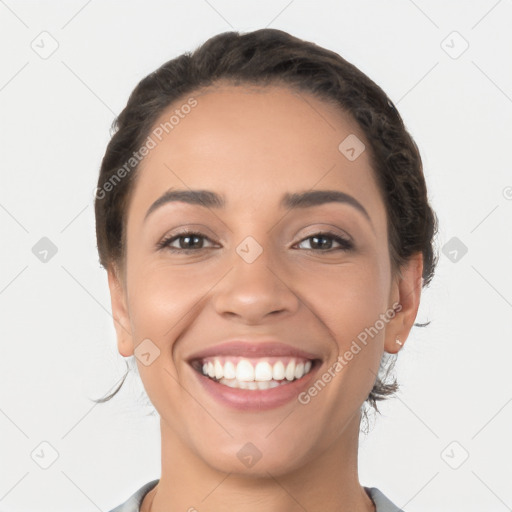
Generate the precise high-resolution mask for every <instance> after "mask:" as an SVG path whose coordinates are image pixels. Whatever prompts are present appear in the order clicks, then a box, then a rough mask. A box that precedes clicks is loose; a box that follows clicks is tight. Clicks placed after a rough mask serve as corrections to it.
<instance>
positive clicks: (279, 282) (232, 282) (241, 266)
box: [213, 251, 299, 325]
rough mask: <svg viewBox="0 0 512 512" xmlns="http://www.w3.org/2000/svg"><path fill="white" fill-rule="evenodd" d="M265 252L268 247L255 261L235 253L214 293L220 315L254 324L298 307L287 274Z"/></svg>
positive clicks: (297, 301) (287, 312)
mask: <svg viewBox="0 0 512 512" xmlns="http://www.w3.org/2000/svg"><path fill="white" fill-rule="evenodd" d="M264 255H265V251H263V253H262V254H261V255H260V257H259V258H258V259H257V260H256V261H253V262H252V263H248V262H246V261H244V260H243V259H242V258H240V257H238V256H237V257H235V259H234V265H233V267H232V269H231V271H230V272H228V274H227V275H226V276H225V278H224V279H223V280H222V281H221V282H220V283H219V285H218V287H217V293H216V294H215V296H214V297H213V302H214V307H215V310H216V312H217V313H218V314H219V315H221V316H224V317H230V318H231V319H236V320H237V321H239V322H241V323H246V324H251V325H255V324H259V323H262V322H265V321H267V320H268V319H269V318H270V317H272V318H284V317H285V316H287V315H291V314H293V313H294V312H295V311H297V309H298V307H299V299H298V297H297V295H296V294H295V293H294V292H293V290H292V289H291V288H290V286H289V284H288V282H287V279H286V276H285V275H283V272H280V271H279V268H278V267H277V266H276V265H275V264H272V263H271V262H270V261H269V260H268V259H267V258H266V257H265V256H264Z"/></svg>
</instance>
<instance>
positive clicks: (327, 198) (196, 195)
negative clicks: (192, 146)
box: [144, 189, 371, 224]
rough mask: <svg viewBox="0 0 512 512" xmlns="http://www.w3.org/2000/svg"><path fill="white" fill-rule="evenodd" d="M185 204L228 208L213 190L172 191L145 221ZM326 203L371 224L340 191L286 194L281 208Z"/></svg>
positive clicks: (362, 209)
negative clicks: (170, 206) (157, 212)
mask: <svg viewBox="0 0 512 512" xmlns="http://www.w3.org/2000/svg"><path fill="white" fill-rule="evenodd" d="M172 202H183V203H187V204H193V205H198V206H203V207H205V208H215V209H222V208H224V207H225V206H226V201H225V199H224V198H223V197H222V196H220V195H219V194H217V193H216V192H212V191H211V190H173V189H170V190H168V191H167V192H165V193H164V194H163V195H162V196H161V197H159V198H158V199H157V200H156V201H155V202H154V203H153V204H152V205H151V206H150V207H149V209H148V211H147V212H146V215H145V217H144V220H146V219H147V218H148V217H149V215H150V214H151V213H153V212H154V211H155V210H156V209H158V208H160V207H161V206H163V205H164V204H167V203H172ZM326 203H345V204H348V205H350V206H352V207H354V208H355V209H357V210H358V211H359V212H360V213H362V214H363V215H364V216H365V217H366V219H367V220H368V221H369V222H370V224H371V219H370V215H369V214H368V212H367V211H366V209H365V207H364V206H363V205H362V204H361V203H360V202H359V201H358V200H357V199H356V198H355V197H353V196H351V195H349V194H346V193H345V192H341V191H339V190H309V191H306V192H296V193H293V194H290V193H286V194H284V195H283V197H282V199H281V201H280V203H279V206H280V207H281V208H286V209H291V210H295V209H298V208H310V207H312V206H319V205H322V204H326Z"/></svg>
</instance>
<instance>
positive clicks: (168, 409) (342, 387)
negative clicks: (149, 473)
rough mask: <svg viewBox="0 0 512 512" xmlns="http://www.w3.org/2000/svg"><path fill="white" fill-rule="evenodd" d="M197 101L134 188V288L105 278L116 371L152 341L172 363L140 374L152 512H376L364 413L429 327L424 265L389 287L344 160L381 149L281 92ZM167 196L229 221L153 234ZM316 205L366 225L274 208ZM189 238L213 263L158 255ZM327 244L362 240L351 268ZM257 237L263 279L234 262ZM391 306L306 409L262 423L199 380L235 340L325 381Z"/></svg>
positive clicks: (381, 220)
mask: <svg viewBox="0 0 512 512" xmlns="http://www.w3.org/2000/svg"><path fill="white" fill-rule="evenodd" d="M194 97H195V98H196V99H197V101H198V105H197V106H196V107H195V108H194V109H193V110H192V112H191V113H190V114H188V115H187V116H185V117H184V119H182V120H180V123H179V124H178V125H177V126H175V127H174V129H173V130H172V131H170V132H169V134H168V135H167V136H166V137H165V138H164V139H163V140H162V142H160V143H159V144H158V145H157V146H156V148H154V149H153V150H151V152H150V153H149V154H148V156H147V157H146V158H145V159H144V161H143V162H142V164H141V166H140V168H139V170H138V173H139V174H138V176H137V182H136V185H135V189H134V192H133V196H132V197H131V201H130V203H129V208H128V215H127V221H126V226H127V235H126V243H127V246H126V261H125V270H124V273H122V272H120V271H118V270H116V267H115V266H113V267H112V268H110V269H109V271H108V278H109V287H110V292H111V299H112V310H113V316H114V319H115V327H116V331H117V337H118V349H119V352H120V354H121V355H123V356H125V357H128V356H131V355H133V354H134V350H135V349H136V347H137V346H138V345H139V344H140V343H141V342H142V341H143V340H145V339H150V340H151V342H152V343H154V345H156V346H157V347H158V349H159V350H160V355H159V356H158V357H157V358H156V359H155V360H154V361H153V362H152V363H151V364H150V365H149V366H146V365H144V364H142V363H141V362H140V361H139V360H137V364H138V368H139V373H140V376H141V379H142V382H143V384H144V387H145V389H146V391H147V394H148V396H149V398H150V399H151V401H152V403H153V404H154V406H155V408H156V410H157V411H158V413H159V415H160V424H161V439H162V472H161V479H160V483H159V484H158V485H157V487H156V488H155V489H154V491H152V492H150V493H149V494H148V495H147V496H146V498H145V499H144V502H143V504H142V510H143V511H148V510H151V511H152V512H163V511H166V512H173V511H186V510H189V509H191V507H195V508H196V509H197V510H200V511H201V512H208V511H210V512H222V511H226V512H227V511H232V510H237V511H239V512H245V511H254V510H266V511H268V512H278V511H279V512H295V511H299V510H300V511H302V512H303V510H304V509H306V510H320V509H321V510H323V511H324V512H330V511H332V512H334V511H336V512H340V511H342V512H343V511H345V512H348V511H351V512H362V511H372V510H375V507H374V505H373V503H372V501H371V499H370V498H369V496H368V495H367V494H366V492H365V491H364V489H363V488H362V486H361V485H360V483H359V480H358V468H357V454H358V435H359V426H360V419H361V415H360V408H361V405H362V404H363V402H364V400H365V399H366V398H367V396H368V393H369V392H370V390H371V388H372V386H373V384H374V381H375V377H376V374H377V371H378V368H379V363H380V360H381V357H382V355H383V352H384V351H387V352H389V353H396V352H397V351H398V350H399V349H400V348H401V346H400V345H398V344H397V343H396V341H395V340H396V338H397V337H398V338H399V339H400V340H401V342H402V343H404V342H405V340H406V338H407V336H408V334H409V332H410V329H411V327H412V325H413V322H414V320H415V318H416V314H417V310H418V307H419V301H420V294H421V274H422V257H421V254H417V255H414V256H413V257H412V258H411V259H410V260H409V262H408V263H407V264H406V265H405V266H404V267H403V268H402V269H401V277H399V276H398V275H397V274H396V273H393V272H392V266H391V262H390V258H389V247H388V233H387V228H386V210H385V205H384V202H383V200H382V197H381V194H380V191H379V189H378V187H377V184H376V182H375V178H374V175H373V170H372V168H371V165H370V160H369V152H368V150H366V151H364V152H363V153H362V154H361V155H360V156H359V157H358V158H357V159H356V160H354V161H349V160H348V159H347V158H346V157H345V156H344V155H343V154H342V153H341V152H340V151H339V150H338V145H339V144H340V142H341V141H343V140H344V139H345V137H347V136H348V135H349V134H356V135H357V136H358V138H359V139H360V140H362V141H364V143H365V144H366V147H367V148H369V143H367V141H366V140H365V138H364V136H363V134H362V132H361V130H360V129H359V128H358V125H357V123H356V122H355V121H353V120H352V119H351V118H349V117H348V116H347V115H346V114H344V113H342V112H341V111H339V110H337V109H336V108H335V107H333V106H331V105H329V104H328V103H326V102H324V101H322V100H319V99H317V98H315V97H313V96H311V95H308V94H305V93H302V92H301V93H300V94H299V93H296V92H293V91H291V90H289V89H287V88H283V87H275V86H272V87H266V88H261V89H258V88H255V87H246V86H243V87H234V86H229V85H223V86H222V87H211V88H209V89H206V90H203V91H201V92H198V93H197V94H195V95H194ZM185 101H186V99H185ZM185 101H183V102H180V104H183V103H185ZM177 106H179V105H177V104H176V105H172V106H170V107H169V109H168V110H167V111H166V112H165V113H164V114H163V115H162V118H161V120H166V119H168V118H169V116H170V114H171V113H172V112H173V111H174V110H175V109H176V107H177ZM157 124H158V123H157ZM170 188H174V189H185V190H186V189H203V190H211V191H214V192H217V193H218V194H221V195H223V196H224V198H225V200H226V206H225V208H224V209H215V208H204V207H202V206H200V205H191V204H185V203H182V202H174V203H167V204H165V205H163V206H161V207H160V208H158V209H157V210H155V211H154V212H153V213H151V215H150V216H149V217H148V218H147V219H146V220H144V217H145V215H146V212H147V210H148V209H149V207H150V206H151V205H152V204H153V202H154V201H155V200H156V199H158V198H159V197H160V196H161V195H162V194H163V193H164V192H166V191H167V190H169V189H170ZM311 189H315V190H320V189H321V190H337V191H342V192H345V193H347V194H350V195H351V196H353V197H354V198H355V199H357V201H359V202H360V203H361V204H362V205H363V206H364V208H365V209H366V211H367V212H368V215H369V219H370V220H368V219H367V218H366V217H365V216H364V215H363V214H362V213H361V212H359V211H358V210H357V209H356V208H354V207H353V206H351V205H349V204H341V203H325V204H321V205H317V206H313V207H309V208H304V209H296V210H285V209H283V208H280V207H279V201H280V199H281V196H282V195H283V194H284V193H287V192H288V193H293V192H304V191H308V190H311ZM185 226H188V227H190V228H191V229H192V230H193V231H197V230H199V231H200V232H201V233H202V234H203V235H204V236H205V237H206V239H202V242H203V244H204V248H199V249H195V251H196V252H192V253H189V254H186V253H173V252H171V251H170V250H169V249H168V248H164V249H160V250H158V249H157V248H156V245H157V243H158V242H159V241H161V240H162V239H163V238H164V237H165V236H166V235H167V236H168V235H171V234H173V233H175V232H176V229H177V228H179V227H185ZM326 229H332V230H334V231H335V234H336V235H339V236H345V237H346V236H347V235H349V236H350V237H351V238H352V240H353V242H354V248H353V249H352V250H340V248H339V245H338V244H337V243H336V241H335V240H333V239H332V238H328V239H327V240H326V242H327V243H328V244H329V243H332V245H331V246H328V247H330V249H329V250H326V249H322V248H318V246H317V248H314V247H315V246H314V241H313V240H312V239H311V238H310V237H312V236H313V235H315V234H317V233H322V232H325V230H326ZM247 236H252V237H253V238H254V239H255V240H256V241H257V242H258V244H260V246H261V247H262V249H263V252H262V254H261V255H260V256H259V257H258V258H257V259H256V260H255V261H254V262H253V263H250V264H249V263H247V262H246V261H244V259H242V258H241V257H240V256H239V255H238V254H237V252H236V248H237V246H238V245H239V244H240V242H241V241H242V240H244V239H245V238H246V237H247ZM181 241H182V243H184V244H186V243H187V240H183V239H181ZM199 245H200V244H199ZM173 246H174V247H177V248H179V247H180V240H179V239H178V240H176V241H174V242H173ZM192 246H193V245H192ZM193 250H194V249H193ZM394 303H400V304H401V310H400V311H399V312H397V313H396V314H395V316H394V318H393V319H392V320H390V321H389V322H388V323H386V324H385V327H384V328H383V329H381V330H380V331H379V333H378V335H376V336H375V337H374V338H373V339H371V341H370V342H369V343H368V344H367V345H366V346H364V345H361V347H362V350H361V351H360V352H359V353H358V354H357V355H355V356H354V358H353V359H352V360H351V361H350V362H349V363H348V364H347V365H346V366H345V367H344V368H343V369H342V370H341V371H340V372H338V373H337V374H336V377H334V378H333V379H332V380H331V382H329V383H328V385H326V386H325V388H324V389H323V390H322V391H321V392H320V393H318V395H317V396H316V397H314V398H312V399H311V401H310V402H309V403H308V404H306V405H302V404H300V403H298V402H297V401H295V400H292V401H291V402H289V403H287V404H285V405H283V406H280V407H278V408H275V409H270V410H266V411H261V412H250V411H239V410H235V409H232V408H229V407H228V406H224V405H220V404H219V403H217V402H216V401H214V400H212V399H211V398H210V396H209V395H208V394H207V393H206V391H204V390H203V388H202V387H201V386H200V383H199V381H198V378H197V376H196V374H195V372H194V370H192V369H191V367H190V366H189V365H188V363H187V362H186V358H188V357H189V356H190V355H192V354H193V353H195V352H197V351H199V350H201V349H204V348H206V347H210V346H213V345H216V344H218V343H220V342H221V341H224V340H227V339H232V338H236V337H237V336H239V337H244V338H250V339H251V340H252V339H253V340H255V341H258V340H262V339H265V338H268V337H271V338H273V339H278V340H280V341H283V342H285V343H288V344H290V345H293V346H296V347H298V348H301V349H305V350H308V351H311V352H313V353H315V354H318V355H319V357H321V358H322V367H321V368H320V369H319V370H318V374H317V375H318V376H319V377H320V376H321V375H322V374H323V373H324V372H326V371H327V370H328V369H329V368H332V367H333V365H334V363H335V361H336V360H337V357H338V356H339V355H342V354H343V353H344V352H345V351H346V350H348V349H349V347H350V345H351V343H352V342H353V340H355V339H356V338H357V336H358V334H359V333H361V332H362V331H364V329H365V328H367V327H369V326H372V325H374V324H375V322H376V320H377V319H379V315H380V314H382V313H385V312H386V311H388V310H390V309H391V308H392V307H393V304H394ZM247 442H251V443H253V444H254V445H255V446H256V447H257V448H258V450H259V451H260V452H261V454H262V456H261V459H260V460H259V461H258V462H257V463H256V464H255V465H254V466H252V467H251V468H247V467H245V466H244V465H243V464H242V463H241V462H240V460H239V459H238V457H237V452H238V451H239V450H240V449H241V448H242V447H243V446H244V445H245V444H246V443H247ZM192 510H193V509H192Z"/></svg>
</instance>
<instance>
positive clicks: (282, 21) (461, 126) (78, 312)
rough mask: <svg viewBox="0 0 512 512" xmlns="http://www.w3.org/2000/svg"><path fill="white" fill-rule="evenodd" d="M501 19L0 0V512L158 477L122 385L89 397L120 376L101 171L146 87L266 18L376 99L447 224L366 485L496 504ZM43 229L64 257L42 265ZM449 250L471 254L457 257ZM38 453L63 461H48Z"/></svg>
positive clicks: (468, 14) (507, 46) (138, 402)
mask: <svg viewBox="0 0 512 512" xmlns="http://www.w3.org/2000/svg"><path fill="white" fill-rule="evenodd" d="M511 20H512V2H511V1H510V0H508V1H507V0H502V1H496V0H489V1H487V0H485V1H484V0H482V1H478V2H477V1H472V2H469V1H451V2H446V1H441V0H436V1H430V2H427V1H420V0H416V1H414V2H413V1H412V0H393V1H376V0H375V1H359V2H356V1H327V0H323V1H315V2H313V1H304V0H294V1H289V0H280V1H269V0H267V1H258V2H255V1H252V2H236V1H234V0H209V1H203V0H194V1H190V2H176V1H172V2H164V1H145V2H143V1H125V2H114V1H112V0H107V1H105V0H104V1H99V0H92V1H88V2H87V1H83V0H76V1H68V2H61V3H60V4H59V3H57V2H21V1H17V2H16V1H13V0H0V45H1V55H2V61H1V67H0V109H1V114H0V115H1V117H0V119H1V123H0V130H1V132H0V141H1V148H2V160H1V163H0V169H1V171H0V172H1V175H2V179H1V188H0V225H1V243H2V251H0V258H1V260H0V315H1V322H0V336H1V338H0V339H1V346H0V349H1V350H0V379H1V380H0V382H1V385H0V510H2V511H36V510H37V511H52V512H57V511H66V512H69V511H71V510H73V511H76V512H80V511H83V512H85V511H96V510H102V511H108V510H110V509H111V508H113V507H114V506H116V505H118V504H119V503H120V502H121V501H124V500H125V499H126V498H127V497H128V496H129V495H130V494H132V493H133V492H134V491H135V490H136V489H138V488H139V487H140V486H141V485H142V484H144V483H146V482H147V481H149V480H150V479H153V478H158V477H159V474H160V473H159V470H160V465H159V464H160V452H159V449H160V445H159V429H158V427H159V426H158V418H157V416H156V415H151V414H149V413H151V408H149V407H144V406H143V403H142V402H143V397H142V398H141V394H140V393H141V391H142V387H141V385H140V383H138V381H137V377H136V376H135V375H134V376H133V377H132V378H130V379H128V381H127V382H126V383H125V386H124V388H123V391H122V392H121V393H120V394H119V395H118V396H117V397H116V398H115V399H114V400H113V401H112V402H110V403H108V404H105V405H96V406H95V405H94V404H93V403H92V402H91V401H90V400H89V399H90V398H98V397H100V396H103V395H104V394H105V393H106V392H107V391H108V390H109V389H111V388H112V387H113V386H114V384H115V383H116V382H118V380H119V379H120V377H121V376H122V375H123V373H124V369H125V365H124V362H123V358H122V357H121V356H120V355H119V354H118V353H117V350H116V344H115V335H114V328H113V323H112V318H111V316H110V297H109V294H108V288H107V280H106V273H105V272H104V270H103V269H101V267H100V266H99V263H98V256H97V253H96V245H95V244H96V240H95V235H94V216H93V194H94V189H95V186H96V180H97V173H98V169H99V165H100V161H101V158H102V156H103V152H104V150H105V146H106V144H107V142H108V140H109V127H110V124H111V122H112V120H113V118H114V116H115V115H116V114H117V113H119V112H120V111H121V109H122V108H123V106H124V105H125V103H126V100H127V98H128V95H129V93H130V92H131V90H132V89H133V88H134V86H135V85H136V83H137V82H138V81H139V80H140V79H141V78H143V77H144V76H145V75H147V74H148V73H149V72H151V71H153V70H154V69H156V67H158V66H160V65H161V64H163V63H164V62H166V61H167V60H169V59H170V58H173V57H175V56H177V55H178V54H180V53H182V52H184V51H186V50H192V49H194V48H195V47H196V46H198V45H199V44H200V43H201V42H203V41H204V40H206V39H207V38H208V37H210V36H212V35H214V34H217V33H220V32H224V31H227V30H233V29H234V30H241V31H248V30H253V29H257V28H263V27H267V26H269V27H274V28H280V29H283V30H286V31H289V32H290V33H292V34H294V35H296V36H299V37H302V38H304V39H307V40H311V41H314V42H316V43H317V44H319V45H322V46H324V47H327V48H329V49H332V50H334V51H337V52H338V53H340V54H341V55H342V56H344V57H345V58H346V59H347V60H349V61H351V62H353V63H354V64H356V65H357V66H358V67H359V68H360V69H361V70H362V71H364V72H365V73H367V74H368V75H369V76H370V77H371V78H372V79H373V80H374V81H376V82H377V83H378V84H379V85H380V86H381V87H382V88H383V89H384V90H385V91H386V92H387V93H388V95H389V96H390V98H391V99H392V101H393V102H394V103H395V104H396V105H397V107H398V109H399V111H400V113H401V114H402V116H403V118H404V120H405V123H406V125H407V127H408V129H409V130H410V132H411V134H412V135H413V137H414V138H415V140H416V142H417V143H418V145H419V148H420V151H421V153H422V157H423V161H424V166H425V173H426V177H427V181H428V185H429V187H430V196H431V200H432V204H433V206H434V208H435V209H436V211H437V213H438V215H439V219H440V236H439V242H438V245H439V249H440V261H439V267H438V270H437V276H436V278H435V280H434V282H433V283H432V285H431V286H430V288H429V289H427V290H425V291H424V295H423V299H422V305H421V309H420V312H419V315H418V318H417V321H419V322H425V321H428V320H430V321H431V322H432V323H431V325H430V326H429V327H427V328H424V329H419V328H414V329H413V332H412V334H411V336H410V337H409V340H408V342H407V344H406V346H405V348H404V350H403V351H402V352H401V354H400V357H399V362H398V365H397V375H398V378H399V382H400V383H401V391H400V393H399V394H398V396H397V397H396V398H395V399H392V400H389V401H388V402H387V403H385V404H383V405H382V406H381V409H382V411H383V415H382V416H380V417H377V419H376V422H375V423H374V428H373V430H372V431H371V433H370V434H369V436H364V435H362V436H361V455H360V478H361V482H362V483H363V485H367V486H376V487H379V488H380V489H381V490H382V491H383V492H385V493H386V494H387V495H388V496H389V497H390V498H391V499H392V500H393V501H394V502H395V503H396V504H397V505H399V506H403V507H405V509H406V510H407V512H426V511H433V510H435V511H436V512H442V511H465V512H469V511H479V512H480V511H482V510H485V511H486V512H489V511H496V512H500V511H505V510H511V507H512V487H511V486H510V480H511V476H512V462H511V460H512V449H511V443H510V426H511V420H512V403H511V401H512V389H511V388H512V386H511V383H510V374H511V372H510V361H511V360H512V348H511V347H512V340H511V334H512V271H511V260H512V259H511V254H512V233H511V231H512V230H511V226H512V170H511V164H510V160H511V159H510V148H511V144H510V143H511V123H512V99H511V98H512V70H511V62H512V59H511V49H512V31H511V30H510V26H511ZM45 31H46V32H47V33H48V34H49V35H48V34H42V35H41V33H42V32H45ZM454 32H457V34H454ZM53 39H54V40H55V41H56V42H53ZM464 41H466V42H467V44H469V46H468V48H467V49H466V50H465V51H464V52H463V53H461V51H462V50H464V48H465V45H466V43H465V42H464ZM56 44H58V48H57V49H56V51H55V52H54V53H53V54H51V55H48V53H49V52H50V51H51V50H52V45H56ZM460 53H461V54H460ZM459 54H460V55H459ZM43 57H46V58H43ZM42 237H48V238H49V239H50V240H51V241H52V242H53V243H54V244H55V246H56V247H57V253H56V254H55V255H54V256H53V257H52V258H49V260H48V261H47V262H46V263H44V262H42V261H40V260H39V259H38V258H37V257H36V256H35V255H34V253H33V252H32V248H33V247H34V246H35V245H36V243H37V242H38V241H39V240H40V239H41V238H42ZM453 237H456V238H457V240H452V239H453ZM450 240H451V242H450ZM447 243H451V244H459V246H460V243H463V244H464V245H465V246H466V247H467V249H468V251H467V254H464V255H463V254H462V252H461V251H460V249H456V250H458V253H457V258H456V261H455V262H454V261H451V259H453V258H454V254H455V253H453V252H452V253H451V256H450V252H449V251H453V247H452V246H450V245H448V246H447V247H448V249H447V250H446V253H447V254H448V255H445V254H443V252H442V248H443V247H444V246H445V244H447ZM42 442H47V443H49V444H50V445H51V446H52V447H53V449H54V450H56V451H57V452H58V455H59V456H58V458H57V460H56V461H55V462H54V463H53V464H52V465H51V466H50V467H49V468H48V469H42V468H41V467H40V464H44V463H45V462H46V463H49V462H50V461H51V452H52V448H50V447H49V446H48V445H42V446H41V445H40V444H41V443H42ZM31 454H32V455H31ZM467 455H468V458H467V460H465V461H464V458H465V457H466V456H467ZM457 466H460V467H458V469H454V468H455V467H457ZM199 510H200V508H199Z"/></svg>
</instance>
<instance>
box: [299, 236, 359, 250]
mask: <svg viewBox="0 0 512 512" xmlns="http://www.w3.org/2000/svg"><path fill="white" fill-rule="evenodd" d="M306 241H308V242H309V245H310V247H302V249H306V250H310V251H320V252H327V251H332V250H345V251H348V250H350V249H353V247H354V245H353V243H352V242H351V241H349V240H346V239H344V238H342V237H340V236H338V235H334V234H332V233H316V234H314V235H312V236H308V237H307V238H304V240H302V241H301V242H300V243H299V245H301V244H303V243H304V242H306ZM333 246H334V247H333Z"/></svg>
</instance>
